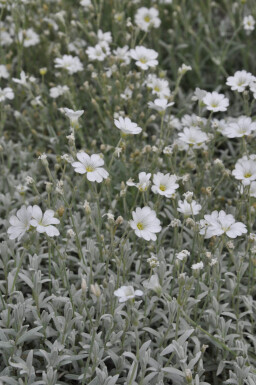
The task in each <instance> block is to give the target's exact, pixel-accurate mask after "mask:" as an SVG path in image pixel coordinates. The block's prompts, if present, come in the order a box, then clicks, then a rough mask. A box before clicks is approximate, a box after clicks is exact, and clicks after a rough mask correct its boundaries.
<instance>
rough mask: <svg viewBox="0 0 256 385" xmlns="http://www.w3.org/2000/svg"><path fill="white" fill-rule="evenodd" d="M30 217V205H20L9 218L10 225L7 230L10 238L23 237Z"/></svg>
mask: <svg viewBox="0 0 256 385" xmlns="http://www.w3.org/2000/svg"><path fill="white" fill-rule="evenodd" d="M31 217H32V206H28V207H26V206H24V205H23V206H22V207H21V208H20V209H19V210H18V211H17V213H16V216H15V215H12V216H11V217H10V219H9V222H10V224H11V226H10V227H9V229H8V230H7V233H8V235H9V238H10V239H16V238H18V241H19V240H20V239H21V238H22V237H23V235H24V234H25V233H26V231H27V230H28V229H29V228H30V220H31Z"/></svg>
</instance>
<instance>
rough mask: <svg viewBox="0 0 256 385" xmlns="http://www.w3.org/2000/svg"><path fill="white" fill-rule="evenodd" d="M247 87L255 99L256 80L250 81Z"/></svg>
mask: <svg viewBox="0 0 256 385" xmlns="http://www.w3.org/2000/svg"><path fill="white" fill-rule="evenodd" d="M249 87H250V91H251V92H252V93H253V97H254V99H256V81H253V82H252V83H250V85H249Z"/></svg>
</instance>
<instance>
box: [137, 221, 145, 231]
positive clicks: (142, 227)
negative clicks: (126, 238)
mask: <svg viewBox="0 0 256 385" xmlns="http://www.w3.org/2000/svg"><path fill="white" fill-rule="evenodd" d="M137 227H138V229H139V230H143V229H144V226H143V223H141V222H139V223H137Z"/></svg>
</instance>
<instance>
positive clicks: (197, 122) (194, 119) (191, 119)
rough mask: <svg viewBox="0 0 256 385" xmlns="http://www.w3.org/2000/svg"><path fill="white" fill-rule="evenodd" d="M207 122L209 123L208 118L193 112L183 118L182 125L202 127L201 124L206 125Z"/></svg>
mask: <svg viewBox="0 0 256 385" xmlns="http://www.w3.org/2000/svg"><path fill="white" fill-rule="evenodd" d="M206 124H207V119H205V118H202V117H201V116H197V115H196V114H192V115H189V114H186V115H184V116H183V117H182V119H181V125H182V126H183V127H191V126H193V127H195V128H199V129H200V127H201V126H206Z"/></svg>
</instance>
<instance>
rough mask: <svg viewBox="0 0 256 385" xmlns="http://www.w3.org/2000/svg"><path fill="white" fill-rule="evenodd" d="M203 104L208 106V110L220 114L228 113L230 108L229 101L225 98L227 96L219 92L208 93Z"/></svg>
mask: <svg viewBox="0 0 256 385" xmlns="http://www.w3.org/2000/svg"><path fill="white" fill-rule="evenodd" d="M203 102H204V104H205V105H206V108H207V110H209V111H213V112H218V111H226V110H227V107H228V106H229V100H228V99H227V98H225V95H223V94H218V92H215V91H214V92H207V93H206V95H205V96H204V98H203Z"/></svg>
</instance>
